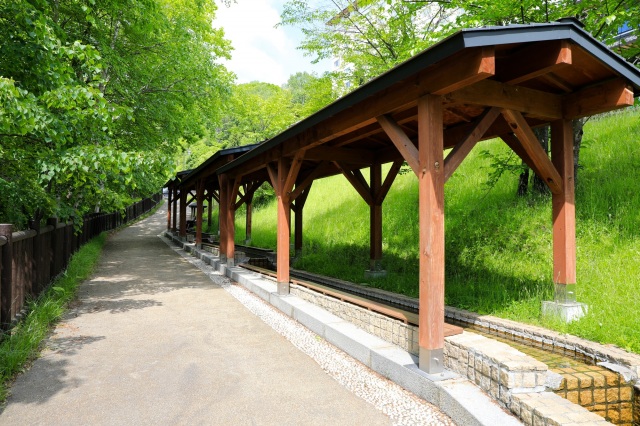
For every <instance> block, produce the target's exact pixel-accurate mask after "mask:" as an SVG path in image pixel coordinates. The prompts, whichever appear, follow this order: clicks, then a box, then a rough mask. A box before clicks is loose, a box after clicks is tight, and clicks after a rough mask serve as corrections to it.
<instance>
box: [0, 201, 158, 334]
mask: <svg viewBox="0 0 640 426" xmlns="http://www.w3.org/2000/svg"><path fill="white" fill-rule="evenodd" d="M160 200H162V193H158V194H155V195H154V196H153V197H151V198H147V199H144V200H142V201H139V202H137V203H135V204H133V205H131V206H129V207H127V208H126V209H125V211H124V214H121V213H96V214H90V215H87V216H85V218H84V221H83V224H82V229H80V230H79V232H74V226H73V223H58V220H57V219H49V220H48V221H47V224H46V226H44V227H41V228H40V229H39V230H34V229H30V230H27V231H19V232H13V225H10V224H0V325H1V326H2V328H7V327H8V326H9V325H10V324H11V323H12V321H14V320H15V319H16V316H17V315H18V314H19V313H20V312H21V311H22V309H23V306H24V304H25V300H27V298H30V297H36V296H38V295H39V294H40V293H41V292H42V291H43V290H44V289H45V288H46V287H47V285H48V284H49V283H50V282H51V280H52V279H53V278H55V277H56V276H57V275H58V274H59V273H60V272H62V271H63V270H64V269H65V268H66V266H67V264H68V262H69V259H70V258H71V255H72V254H73V253H75V252H76V250H78V249H79V248H80V247H81V246H82V245H83V244H85V243H86V242H88V241H89V240H91V239H92V238H93V237H95V236H97V235H98V234H100V233H101V232H103V231H109V230H111V229H115V228H117V227H118V226H120V225H123V224H125V223H127V222H129V221H132V220H134V219H136V218H138V217H140V216H141V215H143V214H145V213H147V212H149V211H150V210H151V209H152V208H153V207H155V206H156V205H157V204H158V203H159V202H160Z"/></svg>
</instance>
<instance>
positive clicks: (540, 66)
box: [498, 40, 572, 84]
mask: <svg viewBox="0 0 640 426" xmlns="http://www.w3.org/2000/svg"><path fill="white" fill-rule="evenodd" d="M571 63H572V55H571V43H569V42H568V41H566V40H553V41H550V42H543V43H533V44H530V45H525V47H524V48H522V49H520V50H518V51H517V52H516V53H514V54H513V55H510V56H509V58H508V60H505V61H504V63H500V62H499V63H498V75H499V76H500V79H501V80H502V81H503V82H505V83H507V84H519V83H522V82H525V81H527V80H531V79H532V78H536V77H539V76H541V75H545V74H549V73H551V72H553V71H557V70H560V69H562V68H565V67H567V66H568V65H571Z"/></svg>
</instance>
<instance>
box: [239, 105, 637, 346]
mask: <svg viewBox="0 0 640 426" xmlns="http://www.w3.org/2000/svg"><path fill="white" fill-rule="evenodd" d="M511 155H512V154H510V151H509V150H508V148H507V147H506V145H505V144H504V143H502V142H501V141H497V140H492V141H487V142H483V143H480V144H479V145H478V146H476V147H475V148H474V150H473V151H472V153H471V154H470V156H469V157H468V158H467V159H466V160H465V161H464V162H463V163H462V165H461V166H460V168H459V169H458V170H457V171H456V173H455V174H454V175H453V176H452V178H451V179H450V180H449V181H448V183H447V184H446V187H445V204H446V206H445V209H446V225H445V226H446V231H445V232H446V296H445V298H446V299H445V302H446V304H447V305H450V306H455V307H460V308H464V309H468V310H471V311H475V312H478V313H482V314H492V315H496V316H499V317H503V318H509V319H514V320H517V321H523V322H527V323H532V324H541V325H544V326H546V327H548V328H553V329H556V330H559V331H564V332H569V333H572V334H576V335H579V336H582V337H585V338H588V339H591V340H596V341H600V342H603V343H614V344H616V345H618V346H620V347H623V348H625V349H627V350H632V351H635V352H638V353H640V327H638V324H640V304H638V303H635V302H633V301H634V300H636V298H637V295H638V294H640V194H639V191H638V189H639V185H640V184H639V182H640V110H639V109H637V108H636V109H633V110H631V111H628V112H624V113H618V114H614V115H609V116H606V117H601V118H598V119H591V120H590V121H589V122H588V123H587V124H586V126H585V136H584V140H583V145H582V151H581V163H582V168H581V170H580V172H579V176H578V186H577V189H576V217H577V229H576V234H577V246H578V249H577V250H578V254H577V274H578V279H577V282H578V285H577V298H578V300H579V301H581V302H584V303H586V304H588V305H589V313H588V315H587V316H585V317H584V318H583V319H581V320H579V321H576V322H574V323H572V324H570V325H563V324H555V323H551V322H549V321H546V320H543V319H542V318H541V317H540V307H541V302H542V300H549V299H550V298H551V296H552V289H553V282H552V276H551V275H552V254H551V239H552V222H551V198H550V197H545V196H536V195H528V196H526V197H518V196H517V195H516V187H517V183H518V177H517V175H516V174H513V173H512V172H508V171H506V172H505V173H503V174H502V175H501V176H500V177H498V178H497V180H496V181H495V183H494V184H493V185H491V186H490V185H489V184H488V182H489V181H490V180H491V179H492V175H491V172H492V170H493V169H492V168H491V167H490V164H491V157H492V156H493V158H495V156H498V158H502V159H504V158H508V157H509V156H511ZM511 159H512V160H515V157H514V158H511ZM363 174H364V175H365V176H367V175H368V173H367V172H366V170H365V171H363ZM417 207H418V191H417V181H416V178H415V176H414V175H413V174H411V173H406V174H404V175H401V176H398V178H397V179H396V181H395V182H394V184H393V187H392V188H391V191H390V192H389V195H388V197H387V199H386V200H385V202H384V205H383V251H384V259H383V262H382V263H383V267H384V268H385V269H386V270H387V271H388V276H387V277H386V278H384V279H378V280H370V281H368V282H365V280H364V278H363V271H364V269H366V268H367V267H368V264H369V259H368V256H369V247H368V244H369V212H368V207H367V205H366V204H365V202H364V201H363V200H362V199H361V198H360V196H359V195H358V194H357V193H356V191H355V190H354V189H353V188H352V187H351V186H350V185H349V183H348V182H347V180H346V179H345V178H344V177H342V176H335V177H332V178H327V179H324V180H321V181H318V182H315V183H314V184H313V188H312V189H311V192H310V195H309V198H308V200H307V204H306V206H305V216H304V249H303V253H302V256H301V257H300V258H299V259H298V260H297V262H296V263H295V267H296V268H299V269H305V270H308V271H312V272H316V273H320V274H325V275H329V276H334V277H339V278H342V279H346V280H350V281H353V282H357V283H363V285H370V286H375V287H380V288H384V289H387V290H391V291H394V292H399V293H403V294H406V295H409V296H413V297H417V295H418V284H417V283H418V260H417V254H418V216H417V210H418V208H417ZM253 217H254V225H253V244H254V245H256V246H260V247H273V248H275V245H276V232H275V231H276V210H275V204H274V203H271V204H269V205H266V206H263V207H262V208H260V209H257V210H256V211H254V215H253ZM237 218H238V220H237V224H236V226H237V228H236V230H237V234H236V235H237V237H238V241H239V242H240V241H241V240H242V239H243V236H244V214H243V212H242V211H239V212H238V215H237Z"/></svg>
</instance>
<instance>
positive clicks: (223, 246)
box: [218, 175, 228, 263]
mask: <svg viewBox="0 0 640 426" xmlns="http://www.w3.org/2000/svg"><path fill="white" fill-rule="evenodd" d="M227 180H228V178H227V175H218V183H219V184H220V190H219V192H218V195H219V197H220V202H219V204H218V206H219V211H218V226H219V227H220V261H221V262H222V263H225V262H226V261H227V215H226V211H227V201H228V196H227V191H228V189H227Z"/></svg>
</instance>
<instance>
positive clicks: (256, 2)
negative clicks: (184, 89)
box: [213, 0, 329, 85]
mask: <svg viewBox="0 0 640 426" xmlns="http://www.w3.org/2000/svg"><path fill="white" fill-rule="evenodd" d="M284 2H285V0H237V1H236V3H232V4H231V6H230V7H226V6H224V5H223V4H221V3H220V2H218V10H217V12H216V20H215V21H214V22H213V25H214V26H216V27H223V28H224V31H225V35H226V38H227V39H229V40H231V43H232V45H233V48H234V50H233V51H232V52H231V56H232V59H231V60H230V61H227V62H225V65H226V66H227V68H228V69H230V70H231V71H233V72H234V73H235V74H236V75H237V76H238V81H237V82H238V83H247V82H249V81H254V80H258V81H265V82H269V83H274V84H278V85H281V84H284V83H286V81H287V79H288V78H289V76H290V75H291V74H295V73H296V72H298V71H309V72H311V71H318V72H322V71H323V70H326V69H329V67H328V66H327V65H326V64H325V65H320V66H318V65H313V64H311V58H308V57H307V58H305V57H304V56H303V52H302V51H300V50H298V49H296V46H297V44H298V41H299V39H300V34H299V32H298V31H296V30H295V29H293V28H282V27H279V28H275V25H276V24H277V23H278V22H280V10H281V9H282V5H283V3H284Z"/></svg>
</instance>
